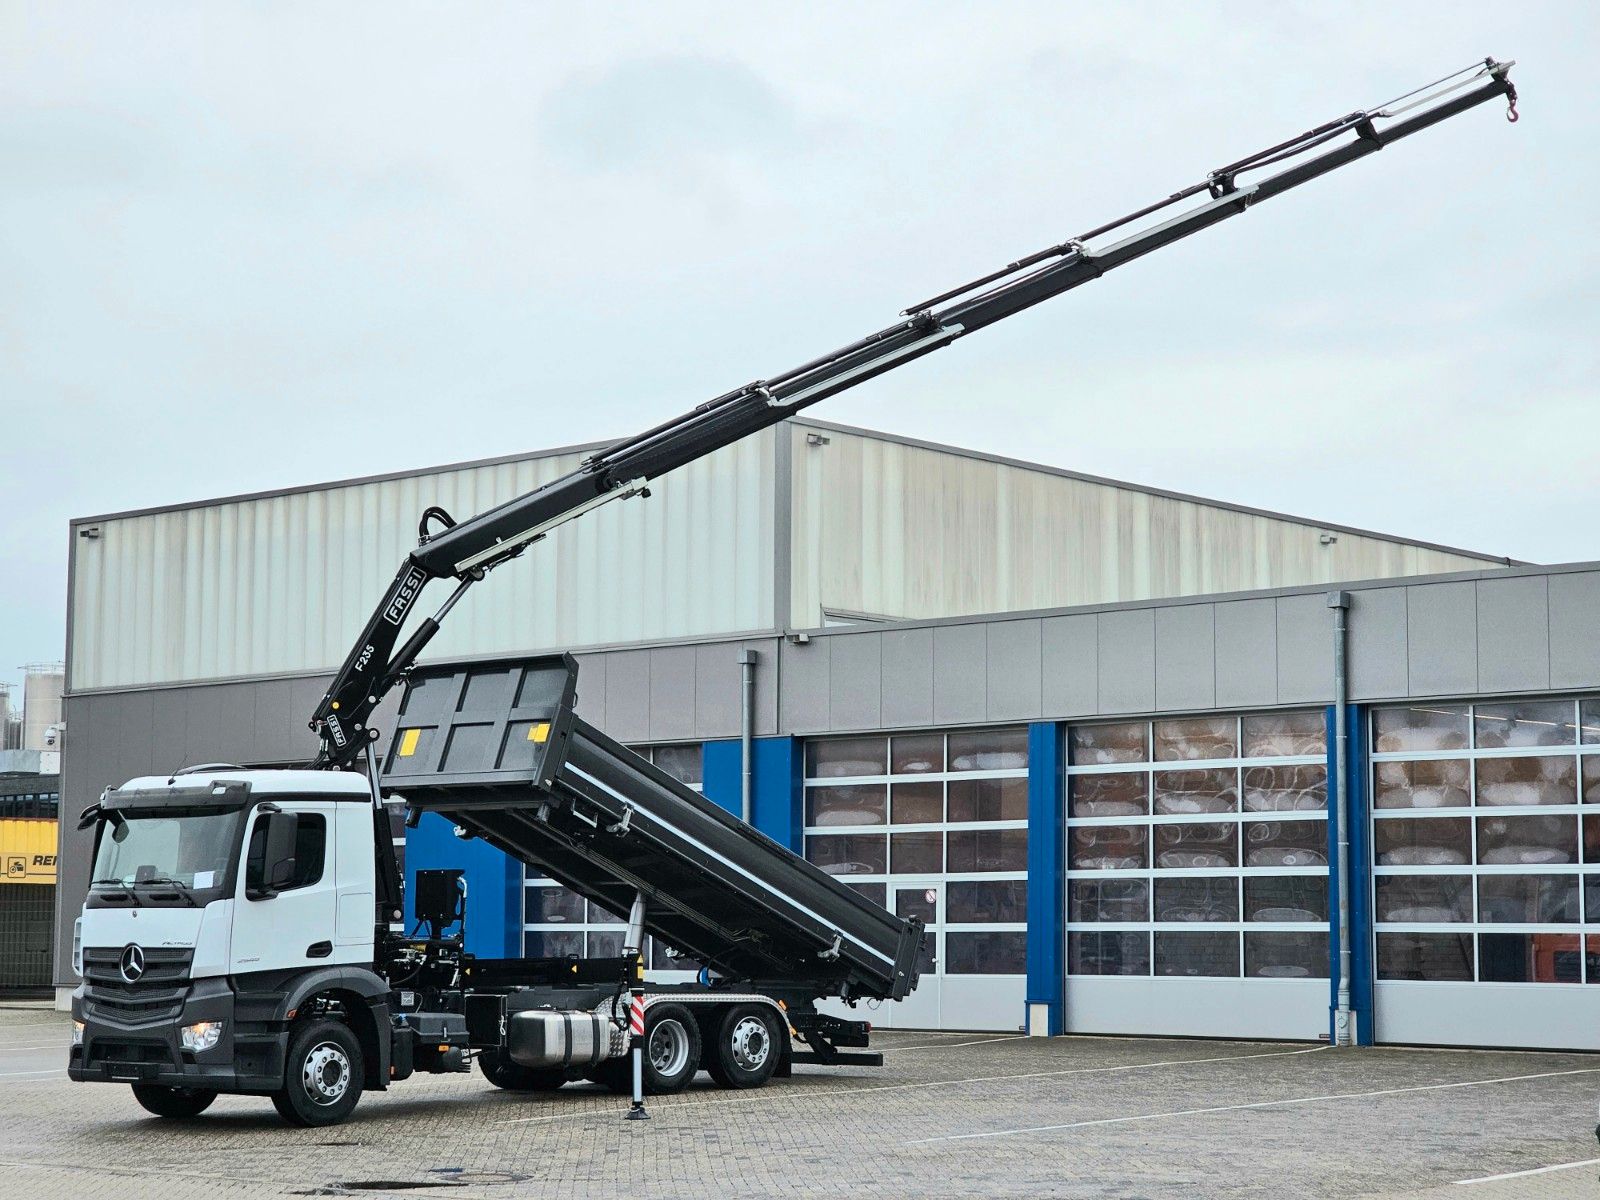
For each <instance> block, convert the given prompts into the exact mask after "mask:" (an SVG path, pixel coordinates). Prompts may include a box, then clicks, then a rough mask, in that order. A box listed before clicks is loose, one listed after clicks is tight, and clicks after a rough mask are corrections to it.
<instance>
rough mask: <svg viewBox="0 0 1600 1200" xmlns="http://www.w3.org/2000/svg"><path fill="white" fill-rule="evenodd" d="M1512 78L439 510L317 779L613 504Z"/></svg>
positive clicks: (1328, 135)
mask: <svg viewBox="0 0 1600 1200" xmlns="http://www.w3.org/2000/svg"><path fill="white" fill-rule="evenodd" d="M1513 65H1514V64H1513V63H1512V62H1509V61H1508V62H1501V61H1497V60H1495V59H1493V58H1486V59H1484V60H1483V61H1482V62H1481V63H1478V62H1475V63H1473V64H1471V65H1469V66H1467V67H1464V68H1462V69H1461V70H1459V71H1455V72H1452V73H1451V74H1449V75H1446V76H1444V77H1443V78H1441V79H1437V80H1434V81H1433V82H1431V83H1428V84H1425V85H1423V86H1422V87H1419V88H1415V89H1413V90H1412V91H1409V92H1406V93H1403V94H1402V95H1400V96H1397V97H1395V98H1394V99H1392V100H1389V101H1387V102H1385V103H1384V104H1381V105H1378V106H1376V107H1374V108H1366V109H1358V110H1357V111H1355V112H1351V113H1348V114H1346V115H1345V116H1342V117H1337V118H1335V119H1333V120H1331V121H1327V122H1324V123H1323V124H1321V125H1318V126H1316V127H1315V128H1314V129H1309V130H1307V131H1306V132H1304V133H1301V134H1299V135H1297V136H1295V137H1291V138H1289V139H1287V140H1286V141H1282V142H1279V143H1277V144H1276V145H1272V146H1268V147H1267V148H1266V149H1264V150H1260V151H1257V152H1256V153H1254V154H1250V155H1247V156H1246V157H1244V158H1240V159H1237V160H1235V161H1233V162H1230V163H1228V164H1227V165H1226V166H1222V167H1219V168H1217V169H1216V170H1214V171H1211V172H1209V173H1208V174H1207V175H1206V176H1205V177H1204V178H1203V179H1201V180H1200V181H1199V182H1198V183H1194V184H1191V185H1190V186H1188V187H1185V188H1182V189H1180V190H1179V191H1176V192H1173V193H1172V194H1171V195H1170V196H1167V197H1166V198H1165V199H1162V200H1157V201H1156V202H1155V203H1153V204H1148V205H1146V206H1145V207H1143V208H1140V209H1138V210H1136V211H1134V212H1131V213H1128V214H1127V215H1126V216H1122V217H1119V218H1117V219H1116V220H1114V221H1109V222H1107V223H1105V224H1103V225H1097V226H1095V227H1094V228H1092V229H1089V230H1087V231H1086V232H1084V233H1080V234H1078V235H1077V236H1076V237H1071V238H1068V239H1067V240H1065V241H1063V242H1060V243H1057V244H1056V245H1053V246H1048V247H1046V248H1044V249H1042V250H1039V251H1036V252H1035V253H1032V254H1028V255H1025V256H1024V257H1022V258H1019V259H1017V260H1016V261H1014V262H1010V263H1007V264H1006V265H1005V266H1003V267H1001V268H999V269H998V270H995V271H991V272H989V273H988V274H986V275H983V276H980V277H979V278H977V279H974V280H971V281H970V282H967V283H964V284H961V285H960V286H958V287H954V288H951V289H949V290H948V291H944V292H940V293H939V294H938V295H936V296H931V297H929V298H927V299H926V300H922V301H920V302H918V303H916V304H912V305H909V306H908V307H907V308H905V309H904V310H902V312H901V314H900V319H899V320H898V321H896V322H895V323H894V324H892V325H889V326H887V327H886V328H884V329H880V330H879V331H877V332H876V333H872V334H869V335H868V336H866V337H864V338H861V339H860V340H858V341H855V342H851V343H850V344H849V345H847V346H842V347H840V348H839V349H837V350H834V351H832V352H831V353H828V354H825V355H823V356H821V357H820V358H814V359H812V360H810V361H809V362H805V363H802V364H800V365H799V366H797V367H793V368H791V369H789V370H787V371H783V372H781V373H780V374H777V375H773V376H770V377H768V378H766V379H759V380H756V381H754V382H751V383H747V384H745V385H744V386H743V387H738V388H734V389H733V390H732V391H729V392H724V393H723V394H722V395H720V396H717V397H715V398H714V399H711V400H708V401H706V402H705V403H703V404H700V405H698V406H696V407H695V408H693V409H691V410H690V411H688V412H686V413H684V414H683V415H681V416H678V417H674V418H673V419H672V420H669V421H664V422H662V423H661V424H659V425H655V426H653V427H651V428H649V429H646V430H644V431H643V432H642V433H638V434H635V435H634V436H633V437H629V438H625V439H623V440H622V441H620V442H617V443H615V444H614V445H610V446H607V447H606V448H605V449H603V450H600V451H599V452H597V453H595V454H593V455H591V456H590V457H589V458H587V459H585V460H584V461H583V462H582V463H581V464H580V465H579V466H578V467H577V468H576V469H574V470H572V471H570V472H568V473H567V474H566V475H564V476H562V477H560V478H558V479H555V480H552V481H550V482H549V483H546V484H543V485H542V486H540V487H538V488H536V489H535V490H533V491H531V492H528V493H526V494H525V495H522V496H518V497H517V498H515V499H513V500H508V501H506V502H505V503H503V504H500V505H497V506H495V507H494V508H491V509H488V510H487V511H485V512H483V513H480V514H478V515H477V516H474V517H471V518H469V519H466V520H463V521H459V522H457V521H456V520H454V519H453V518H452V517H451V516H450V514H449V513H447V512H446V511H444V510H443V509H442V508H439V507H437V506H433V507H430V508H428V509H427V510H426V511H424V512H423V514H422V516H421V519H420V521H419V522H418V527H417V535H418V544H417V547H416V549H414V550H412V551H411V552H410V554H408V555H407V557H406V560H405V561H404V562H403V563H402V564H401V566H400V570H399V572H398V573H397V574H396V575H395V578H394V581H393V582H392V583H391V584H390V585H389V588H388V590H387V591H386V592H385V593H384V595H383V598H382V599H381V600H380V601H379V603H378V606H377V608H376V609H375V610H374V611H373V613H372V615H371V616H370V617H369V618H368V620H367V622H366V624H365V626H363V628H362V630H361V634H360V636H359V637H358V638H357V639H356V642H355V645H354V646H353V647H351V650H350V653H349V654H348V656H347V657H346V658H345V660H344V663H343V665H342V666H340V668H339V671H338V673H337V674H336V675H335V676H334V678H333V681H332V683H331V684H330V686H329V688H328V690H327V693H326V694H325V695H324V696H323V698H322V699H321V701H320V702H319V703H318V705H317V707H316V710H315V712H314V713H313V715H312V717H311V721H310V727H311V729H312V730H313V731H314V732H315V733H316V734H317V736H318V739H319V741H320V749H319V752H318V754H317V757H316V760H315V761H314V762H313V763H312V764H311V765H312V766H313V767H316V768H327V769H348V768H352V767H354V766H355V764H356V763H357V761H358V760H360V759H361V758H362V757H363V756H365V757H366V758H367V760H368V765H369V770H370V771H371V773H372V774H373V776H374V777H375V775H376V770H375V758H374V756H373V755H372V752H371V747H372V746H373V744H374V743H375V742H376V741H377V739H378V738H379V737H380V733H379V731H378V730H377V729H376V728H374V727H373V725H372V714H373V710H374V709H376V708H377V706H378V705H379V704H380V703H381V702H382V700H383V698H384V697H385V696H386V695H387V694H388V693H389V692H390V691H391V690H392V689H393V688H394V687H395V686H396V685H397V684H399V683H400V682H402V681H403V680H404V679H405V677H406V674H407V672H408V671H409V670H410V669H411V667H412V665H413V664H414V663H415V662H416V660H417V657H418V655H420V654H421V653H422V651H423V650H424V649H425V648H426V647H427V645H428V643H429V642H430V641H431V640H432V638H433V637H434V635H435V634H436V633H438V631H439V628H440V624H441V623H442V622H443V621H444V620H445V618H446V617H448V615H449V613H450V610H451V609H452V608H454V607H455V606H456V604H457V603H459V601H460V600H461V598H462V596H463V595H465V594H466V592H467V589H468V588H470V587H472V586H473V585H474V584H475V583H477V582H479V581H480V580H482V579H483V578H484V577H485V575H487V573H488V572H489V571H491V570H493V569H494V568H495V567H498V566H500V565H501V564H503V563H506V562H508V561H510V560H511V559H513V558H516V557H518V556H519V555H521V554H522V553H523V552H524V551H525V550H526V549H527V548H528V547H529V546H531V545H533V544H534V543H535V542H538V541H540V540H541V539H543V538H545V537H547V536H549V535H550V533H551V532H553V531H554V530H555V529H557V528H559V527H560V526H561V525H563V524H565V523H566V522H568V521H572V520H576V519H577V518H579V517H581V516H583V515H584V514H586V513H589V512H592V511H594V510H595V509H596V508H598V507H600V506H601V505H603V504H608V503H611V502H612V501H616V500H625V499H628V498H630V497H644V496H648V495H649V494H650V488H649V484H650V481H651V480H652V479H655V478H657V477H658V476H661V475H663V474H665V473H667V472H668V471H671V470H674V469H675V468H677V467H681V466H683V465H684V464H685V463H689V462H693V461H695V460H696V459H699V458H703V457H704V456H705V455H707V454H710V453H711V452H713V451H715V450H718V449H720V448H722V447H724V446H727V445H731V444H732V443H734V442H737V441H739V440H740V439H741V438H745V437H748V436H749V435H751V434H753V433H756V432H758V431H759V430H762V429H765V428H767V427H768V426H771V425H774V424H777V423H778V422H780V421H782V420H784V419H785V418H787V417H789V416H791V415H793V414H794V413H797V412H799V411H800V410H801V409H804V408H807V407H809V406H811V405H813V404H816V403H818V402H819V401H822V400H825V399H827V398H828V397H830V396H835V395H838V394H839V393H840V392H842V391H845V390H846V389H847V388H852V387H855V386H856V385H857V384H861V383H864V382H866V381H867V380H869V379H872V378H873V377H875V376H878V375H882V374H884V373H885V372H887V371H892V370H895V369H896V368H898V367H901V366H904V365H905V364H907V363H909V362H912V361H914V360H916V359H918V358H921V357H923V356H924V355H927V354H931V353H932V352H933V351H935V350H939V349H942V348H944V347H946V346H949V345H951V344H952V343H953V342H955V341H956V340H958V339H959V338H963V337H966V336H968V335H969V334H973V333H976V332H977V331H978V330H980V329H984V328H986V327H987V326H990V325H993V324H995V323H996V322H998V321H1003V320H1004V319H1005V318H1007V317H1010V316H1012V315H1014V314H1016V313H1019V312H1022V311H1023V310H1025V309H1028V308H1031V307H1032V306H1034V305H1035V304H1039V303H1040V302H1042V301H1044V300H1048V299H1050V298H1051V297H1053V296H1058V295H1060V294H1061V293H1063V292H1067V291H1070V290H1072V289H1073V288H1076V287H1079V286H1081V285H1083V284H1085V283H1089V282H1091V281H1092V280H1095V279H1098V278H1100V277H1101V276H1102V275H1104V274H1105V273H1106V272H1107V271H1110V270H1112V269H1114V268H1116V267H1120V266H1122V265H1123V264H1125V263H1129V262H1132V261H1134V260H1135V259H1138V258H1142V257H1144V256H1145V255H1146V254H1150V253H1152V252H1153V251H1156V250H1159V249H1161V248H1162V247H1163V246H1167V245H1170V244H1172V243H1173V242H1176V241H1179V240H1180V239H1182V238H1186V237H1188V236H1189V235H1191V234H1194V233H1198V232H1199V231H1201V230H1202V229H1207V228H1209V227H1210V226H1212V225H1216V224H1218V223H1219V222H1222V221H1225V220H1227V219H1228V218H1230V217H1234V216H1238V215H1239V214H1240V213H1243V212H1245V211H1246V210H1248V209H1249V208H1250V207H1252V206H1253V205H1256V204H1260V203H1261V202H1262V201H1265V200H1270V199H1272V198H1273V197H1274V196H1279V195H1281V194H1283V193H1284V192H1287V191H1290V190H1291V189H1293V188H1296V187H1299V186H1300V185H1301V184H1304V183H1308V182H1310V181H1311V180H1313V179H1316V178H1318V177H1319V176H1322V175H1326V174H1327V173H1328V172H1330V171H1334V170H1337V169H1338V168H1339V167H1342V166H1345V165H1346V164H1348V163H1352V162H1355V161H1356V160H1357V159H1361V158H1365V157H1366V156H1367V155H1369V154H1373V153H1376V152H1377V151H1379V150H1382V149H1383V148H1385V147H1386V146H1389V145H1391V144H1393V143H1395V142H1397V141H1399V140H1401V139H1402V138H1405V137H1408V136H1410V135H1411V134H1413V133H1417V132H1420V131H1421V130H1424V129H1427V128H1429V127H1431V126H1433V125H1436V124H1438V123H1439V122H1441V121H1444V120H1447V119H1448V118H1450V117H1453V116H1455V115H1457V114H1458V113H1462V112H1465V111H1467V110H1468V109H1470V108H1474V107H1476V106H1478V105H1480V104H1483V103H1485V102H1487V101H1490V100H1492V99H1494V98H1496V97H1498V96H1504V97H1505V98H1506V101H1507V105H1508V107H1507V112H1506V116H1507V119H1508V120H1510V121H1513V122H1514V121H1516V119H1517V108H1516V102H1517V92H1516V87H1515V85H1513V84H1512V82H1511V79H1510V75H1509V72H1510V69H1511V67H1512V66H1513ZM445 579H450V580H454V581H455V588H454V590H453V591H451V593H450V595H449V596H448V597H447V598H446V599H445V601H444V603H443V604H442V605H441V606H440V607H439V609H438V610H437V611H436V612H434V614H433V615H432V616H429V617H426V618H424V619H423V620H422V621H421V622H420V623H419V624H418V625H417V627H416V629H415V631H414V632H413V633H412V634H411V636H410V637H409V638H408V639H407V640H406V641H405V642H404V643H403V644H400V645H399V647H398V649H397V648H396V645H397V643H399V637H400V633H401V629H402V627H403V626H404V624H405V623H406V619H407V617H408V615H409V614H410V613H411V611H412V609H413V608H414V607H415V606H416V603H417V601H418V599H419V598H420V596H421V594H422V592H423V590H424V589H425V588H426V587H427V585H428V584H429V583H431V582H433V581H435V580H445Z"/></svg>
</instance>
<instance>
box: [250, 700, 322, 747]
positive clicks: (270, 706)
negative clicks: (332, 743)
mask: <svg viewBox="0 0 1600 1200" xmlns="http://www.w3.org/2000/svg"><path fill="white" fill-rule="evenodd" d="M306 715H307V716H308V717H309V716H310V715H311V714H310V711H309V710H308V711H307V713H306ZM294 719H295V711H294V683H293V681H292V680H288V679H266V680H263V681H262V682H261V684H260V690H259V691H257V692H256V721H255V731H256V736H255V738H254V740H253V741H252V743H251V746H250V760H251V762H253V763H264V764H272V763H279V762H289V761H291V757H290V755H289V754H288V753H287V750H288V747H287V746H286V745H285V744H284V743H285V741H286V740H287V739H286V736H285V734H286V731H287V730H288V728H289V726H290V723H291V722H292V721H293V720H294Z"/></svg>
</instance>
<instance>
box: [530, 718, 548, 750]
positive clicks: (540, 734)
mask: <svg viewBox="0 0 1600 1200" xmlns="http://www.w3.org/2000/svg"><path fill="white" fill-rule="evenodd" d="M528 740H529V741H530V742H538V743H540V744H541V745H543V744H544V743H545V742H547V741H549V740H550V722H549V721H535V722H534V723H533V724H532V725H529V726H528Z"/></svg>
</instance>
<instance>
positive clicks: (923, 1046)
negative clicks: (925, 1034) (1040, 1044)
mask: <svg viewBox="0 0 1600 1200" xmlns="http://www.w3.org/2000/svg"><path fill="white" fill-rule="evenodd" d="M1026 1040H1027V1037H1026V1036H1025V1035H1024V1034H1020V1033H1008V1034H1006V1036H1005V1037H992V1038H979V1039H978V1040H977V1041H975V1042H917V1043H916V1044H915V1045H912V1046H885V1047H883V1052H884V1053H885V1054H892V1053H893V1052H894V1051H896V1050H954V1049H956V1048H957V1047H958V1046H987V1045H988V1044H989V1043H990V1042H1023V1041H1026Z"/></svg>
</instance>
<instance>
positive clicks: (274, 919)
mask: <svg viewBox="0 0 1600 1200" xmlns="http://www.w3.org/2000/svg"><path fill="white" fill-rule="evenodd" d="M273 808H276V809H277V810H278V811H279V812H281V813H286V814H292V815H294V816H295V818H296V821H295V829H294V839H293V841H294V869H293V872H292V873H291V874H290V876H289V877H288V879H287V880H285V881H282V883H281V885H280V886H278V887H276V888H274V889H273V892H272V894H270V895H262V894H261V892H262V890H263V887H264V885H265V883H266V880H265V879H264V871H265V869H266V863H265V862H264V855H265V853H266V842H267V837H266V833H267V820H268V819H269V817H271V816H272V815H273V812H272V809H273ZM334 829H335V826H334V805H333V804H331V803H318V802H315V801H284V802H277V803H275V804H274V805H272V806H271V807H269V808H266V809H265V811H263V809H262V808H258V809H257V810H256V811H255V812H254V813H253V814H251V818H250V828H249V829H248V830H247V831H246V832H245V842H244V861H243V863H242V864H241V870H240V871H239V879H238V892H237V898H236V900H235V902H234V910H233V911H234V918H233V951H232V962H231V964H230V970H231V973H232V974H235V975H242V974H248V973H250V972H254V971H282V970H289V969H299V968H305V967H314V966H318V965H320V964H322V963H325V962H328V961H329V960H330V959H331V958H332V955H333V946H334V940H335V936H336V928H337V917H338V876H337V873H336V871H335V870H334V854H333V847H334Z"/></svg>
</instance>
